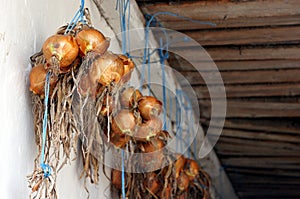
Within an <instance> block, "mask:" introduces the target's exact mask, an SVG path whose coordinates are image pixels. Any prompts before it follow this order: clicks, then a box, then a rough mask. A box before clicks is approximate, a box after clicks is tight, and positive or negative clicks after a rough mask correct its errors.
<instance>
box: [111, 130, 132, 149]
mask: <svg viewBox="0 0 300 199" xmlns="http://www.w3.org/2000/svg"><path fill="white" fill-rule="evenodd" d="M129 140H130V136H127V135H124V134H123V133H121V134H120V133H118V132H112V133H111V137H110V142H111V143H112V144H113V145H114V146H115V147H116V148H123V147H125V146H126V144H127V143H128V142H129Z"/></svg>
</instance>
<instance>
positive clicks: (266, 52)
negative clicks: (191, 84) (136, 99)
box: [170, 45, 300, 70]
mask: <svg viewBox="0 0 300 199" xmlns="http://www.w3.org/2000/svg"><path fill="white" fill-rule="evenodd" d="M170 50H172V51H173V52H174V53H176V54H178V55H184V56H185V57H184V59H186V60H188V61H190V62H193V61H194V62H199V61H212V60H213V61H215V62H216V61H249V60H252V61H255V60H289V59H292V60H293V59H294V60H299V59H300V47H299V46H298V45H291V46H273V47H270V46H269V47H241V48H237V47H210V48H208V47H206V48H205V49H198V48H195V47H193V46H186V47H180V46H178V47H177V46H176V47H174V48H170ZM207 53H208V54H207ZM208 55H210V57H209V56H208ZM200 69H201V70H208V69H210V68H205V65H203V66H202V68H199V70H200Z"/></svg>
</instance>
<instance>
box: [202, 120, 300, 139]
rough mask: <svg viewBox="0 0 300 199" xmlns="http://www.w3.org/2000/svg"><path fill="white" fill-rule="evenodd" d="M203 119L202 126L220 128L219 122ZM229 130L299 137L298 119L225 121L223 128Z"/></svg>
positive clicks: (299, 121) (299, 125)
mask: <svg viewBox="0 0 300 199" xmlns="http://www.w3.org/2000/svg"><path fill="white" fill-rule="evenodd" d="M211 122H212V123H211V124H210V120H208V119H203V120H201V124H202V125H203V126H208V125H211V127H218V128H220V127H221V124H220V121H218V120H212V121H211ZM223 127H225V128H230V129H240V130H248V131H265V132H274V133H286V134H295V135H300V118H294V119H290V118H288V119H287V118H279V119H276V118H272V119H258V120H255V119H245V118H244V119H243V118H240V119H226V120H225V124H224V126H223Z"/></svg>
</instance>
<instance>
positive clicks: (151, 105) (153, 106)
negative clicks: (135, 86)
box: [138, 96, 162, 120]
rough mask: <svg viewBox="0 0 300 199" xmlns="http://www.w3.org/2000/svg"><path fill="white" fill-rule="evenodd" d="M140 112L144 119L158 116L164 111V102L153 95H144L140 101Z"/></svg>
mask: <svg viewBox="0 0 300 199" xmlns="http://www.w3.org/2000/svg"><path fill="white" fill-rule="evenodd" d="M138 109H139V112H140V114H141V116H142V118H143V119H144V120H150V119H151V118H152V117H157V116H159V114H160V113H161V111H162V103H161V101H159V100H158V99H156V98H155V97H152V96H144V97H142V98H141V99H140V100H139V102H138Z"/></svg>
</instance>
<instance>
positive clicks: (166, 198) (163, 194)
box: [158, 184, 171, 199]
mask: <svg viewBox="0 0 300 199" xmlns="http://www.w3.org/2000/svg"><path fill="white" fill-rule="evenodd" d="M158 195H159V196H160V197H159V198H163V199H171V185H170V184H168V185H167V187H166V188H164V189H163V190H162V191H160V192H159V193H158Z"/></svg>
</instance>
